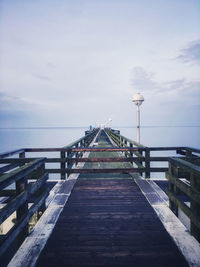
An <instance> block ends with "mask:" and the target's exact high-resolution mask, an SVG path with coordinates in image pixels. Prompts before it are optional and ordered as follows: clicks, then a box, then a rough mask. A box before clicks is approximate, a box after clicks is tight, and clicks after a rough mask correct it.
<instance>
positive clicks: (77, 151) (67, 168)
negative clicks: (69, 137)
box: [0, 147, 188, 179]
mask: <svg viewBox="0 0 200 267" xmlns="http://www.w3.org/2000/svg"><path fill="white" fill-rule="evenodd" d="M187 149H188V148H184V147H148V148H147V147H111V148H108V147H105V148H103V147H78V148H76V147H75V148H26V149H24V150H23V151H24V152H23V153H24V154H27V153H31V155H32V154H33V153H36V152H40V154H41V153H47V152H48V154H50V153H51V152H52V153H54V152H59V153H60V155H62V156H61V157H48V158H46V161H45V162H46V163H59V164H60V167H59V166H58V167H57V168H46V171H47V172H48V173H49V174H56V173H57V174H61V179H64V178H63V177H65V175H66V174H67V175H69V174H71V173H111V172H113V173H120V172H126V173H128V172H130V173H135V172H137V173H145V174H146V177H149V176H148V175H149V174H150V173H153V172H163V173H165V172H166V171H167V170H168V167H159V166H156V167H151V163H152V162H166V163H167V162H168V160H169V157H165V156H162V157H161V156H159V157H156V156H155V157H154V156H150V153H151V152H155V151H161V152H162V151H173V152H177V151H182V152H184V151H185V152H186V151H187ZM105 151H107V152H122V153H123V154H125V153H126V156H123V157H104V158H101V157H96V158H84V157H82V155H83V153H84V152H105ZM138 151H140V153H141V152H142V153H143V154H144V155H143V156H140V157H139V160H140V162H141V164H140V165H139V164H138V157H137V156H135V153H137V152H138ZM37 154H38V153H37ZM65 155H66V156H65ZM131 155H134V156H131ZM33 159H35V158H32V157H28V158H18V159H16V158H4V159H0V163H1V164H8V165H6V168H7V167H8V166H9V165H20V164H22V163H23V162H30V161H32V160H33ZM79 162H130V168H106V169H101V168H98V169H85V168H84V169H76V168H73V166H74V165H75V164H77V163H79ZM133 164H136V166H134V165H133ZM143 164H144V165H143ZM138 165H139V166H138ZM3 168H4V167H3Z"/></svg>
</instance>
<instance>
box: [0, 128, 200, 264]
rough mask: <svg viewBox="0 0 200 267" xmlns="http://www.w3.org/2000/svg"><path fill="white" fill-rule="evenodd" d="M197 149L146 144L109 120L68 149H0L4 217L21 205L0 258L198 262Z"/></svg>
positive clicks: (10, 261)
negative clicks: (159, 175) (185, 222)
mask: <svg viewBox="0 0 200 267" xmlns="http://www.w3.org/2000/svg"><path fill="white" fill-rule="evenodd" d="M158 153H160V155H158ZM166 153H171V154H172V153H173V156H168V155H167V154H166ZM51 154H52V156H51ZM164 154H165V155H164ZM199 154H200V150H198V149H195V148H189V147H146V146H144V145H141V144H139V143H137V142H134V141H132V140H130V139H128V138H126V137H124V136H122V135H120V132H119V131H117V130H112V129H109V128H107V129H94V130H92V131H87V132H86V133H85V136H84V137H83V138H81V139H79V140H77V141H76V142H74V143H72V144H70V145H68V146H65V147H62V148H23V149H20V150H16V151H11V152H7V153H2V154H0V164H1V168H0V173H1V176H0V189H1V192H0V193H1V198H2V204H1V205H2V206H1V210H0V220H1V221H0V223H4V222H5V221H6V220H7V219H8V218H9V216H11V215H12V214H13V213H15V214H16V215H15V219H14V223H13V226H12V227H11V229H10V230H8V231H7V232H6V233H3V234H1V240H0V241H1V243H0V257H1V262H3V263H4V266H7V265H8V266H10V267H13V266H16V267H17V266H38V267H39V266H73V267H74V266H77V267H78V266H85V267H86V266H116V267H117V266H127V267H128V266H152V267H153V266H196V267H197V266H200V245H199V241H200V158H199ZM38 155H39V157H38ZM43 155H45V156H43ZM154 173H162V174H163V173H165V175H166V178H167V180H164V179H162V180H159V179H157V180H155V179H153V175H154ZM51 175H58V176H59V177H58V180H57V181H55V179H54V180H51ZM182 213H184V216H186V217H187V220H188V225H187V228H186V227H185V226H184V225H183V224H182V222H181V221H180V220H179V219H180V218H178V217H180V214H182ZM33 216H35V217H34V218H35V219H34V225H32V227H30V223H31V222H33Z"/></svg>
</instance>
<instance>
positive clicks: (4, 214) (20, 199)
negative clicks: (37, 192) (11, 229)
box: [0, 191, 28, 224]
mask: <svg viewBox="0 0 200 267" xmlns="http://www.w3.org/2000/svg"><path fill="white" fill-rule="evenodd" d="M27 198H28V192H27V191H25V192H22V193H21V194H19V195H18V196H17V197H15V198H14V199H12V200H11V201H10V202H9V203H7V204H6V205H5V206H4V207H3V208H2V209H1V211H0V224H2V223H3V222H4V221H5V220H6V219H7V218H8V217H9V216H10V215H11V214H12V213H13V212H14V211H16V210H17V209H18V208H19V207H20V206H21V205H22V204H23V203H24V202H25V201H26V200H27Z"/></svg>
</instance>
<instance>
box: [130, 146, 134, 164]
mask: <svg viewBox="0 0 200 267" xmlns="http://www.w3.org/2000/svg"><path fill="white" fill-rule="evenodd" d="M130 147H133V144H132V143H130ZM130 157H133V151H130ZM130 163H131V164H132V165H133V162H130Z"/></svg>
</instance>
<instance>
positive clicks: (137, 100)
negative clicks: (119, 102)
mask: <svg viewBox="0 0 200 267" xmlns="http://www.w3.org/2000/svg"><path fill="white" fill-rule="evenodd" d="M132 101H133V102H134V103H135V104H136V106H137V142H138V143H139V144H140V106H141V105H142V102H143V101H144V97H143V96H142V95H141V94H140V93H137V94H135V95H134V96H133V100H132Z"/></svg>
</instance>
